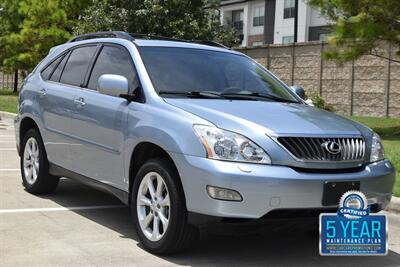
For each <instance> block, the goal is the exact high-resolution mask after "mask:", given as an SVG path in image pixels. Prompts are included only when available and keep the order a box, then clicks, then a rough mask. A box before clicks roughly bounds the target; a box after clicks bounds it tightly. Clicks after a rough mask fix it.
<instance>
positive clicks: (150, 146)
mask: <svg viewBox="0 0 400 267" xmlns="http://www.w3.org/2000/svg"><path fill="white" fill-rule="evenodd" d="M154 158H163V159H165V160H166V161H168V163H170V164H171V167H172V168H173V169H174V170H175V172H176V174H177V175H178V180H179V184H180V187H181V189H182V192H183V197H185V194H184V191H183V185H182V181H181V177H180V175H179V171H178V168H177V167H176V164H175V162H174V160H173V159H172V157H171V156H170V155H169V153H168V152H167V151H166V150H165V149H164V148H162V147H160V146H159V145H157V144H154V143H152V142H148V141H143V142H140V143H138V144H137V145H136V146H135V148H134V149H133V152H132V155H131V158H130V161H129V162H130V164H129V195H130V194H131V193H132V187H133V183H134V180H135V178H136V175H137V173H138V171H139V169H140V167H141V166H142V165H143V163H145V162H146V161H147V160H150V159H154ZM130 199H131V198H130V197H129V204H130ZM185 202H186V201H185Z"/></svg>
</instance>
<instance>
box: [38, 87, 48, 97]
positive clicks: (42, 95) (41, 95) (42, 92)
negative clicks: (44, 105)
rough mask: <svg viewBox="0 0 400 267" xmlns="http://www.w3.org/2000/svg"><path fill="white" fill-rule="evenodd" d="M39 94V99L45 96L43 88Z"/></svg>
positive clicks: (45, 92)
mask: <svg viewBox="0 0 400 267" xmlns="http://www.w3.org/2000/svg"><path fill="white" fill-rule="evenodd" d="M39 94H40V97H44V96H45V95H46V94H47V91H46V89H44V88H42V89H40V91H39Z"/></svg>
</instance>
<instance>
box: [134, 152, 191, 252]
mask: <svg viewBox="0 0 400 267" xmlns="http://www.w3.org/2000/svg"><path fill="white" fill-rule="evenodd" d="M166 162H167V161H166V160H165V159H161V158H159V159H153V160H149V161H147V162H146V163H145V164H144V165H143V166H142V167H141V168H140V170H139V172H138V173H137V175H136V179H135V181H134V184H133V190H132V194H131V211H132V214H133V216H134V219H135V224H136V231H137V234H138V236H139V239H140V242H141V243H142V244H143V246H144V248H145V249H146V250H148V251H150V252H151V253H155V254H168V253H172V252H177V251H180V250H182V249H183V248H187V245H188V244H189V242H190V241H192V240H193V239H194V238H195V237H196V236H197V235H196V232H197V231H196V229H195V228H194V226H192V225H189V224H188V223H187V211H186V205H185V198H184V194H183V189H182V186H181V184H180V181H179V176H178V174H177V172H176V170H175V169H174V168H172V167H171V165H170V164H168V163H166Z"/></svg>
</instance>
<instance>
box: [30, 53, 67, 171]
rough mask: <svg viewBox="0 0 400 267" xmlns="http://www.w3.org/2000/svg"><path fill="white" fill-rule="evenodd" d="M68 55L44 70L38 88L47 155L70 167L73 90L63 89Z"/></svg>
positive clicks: (53, 161) (63, 165) (54, 162)
mask: <svg viewBox="0 0 400 267" xmlns="http://www.w3.org/2000/svg"><path fill="white" fill-rule="evenodd" d="M68 57H69V51H67V52H65V53H63V54H62V55H60V56H59V57H57V58H56V59H55V60H54V61H53V62H51V63H50V64H49V65H48V66H46V67H45V68H44V70H43V71H42V72H41V77H42V79H43V82H42V84H41V88H40V89H39V98H38V99H39V104H40V108H41V109H42V114H43V117H42V118H43V125H44V130H43V133H42V134H43V136H44V138H43V141H44V145H45V147H46V151H47V157H48V159H49V161H50V162H51V163H53V164H57V165H59V166H61V167H64V168H70V167H71V160H70V157H69V143H70V140H69V138H68V136H70V135H71V112H72V110H73V104H72V101H73V98H74V92H72V91H71V90H64V89H65V88H64V87H63V86H62V85H61V84H60V83H59V80H60V74H61V72H62V70H63V68H64V66H65V63H66V61H67V60H68Z"/></svg>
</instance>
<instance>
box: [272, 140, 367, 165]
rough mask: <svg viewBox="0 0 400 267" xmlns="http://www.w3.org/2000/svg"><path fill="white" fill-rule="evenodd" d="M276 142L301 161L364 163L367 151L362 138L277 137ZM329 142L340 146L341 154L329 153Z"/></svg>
mask: <svg viewBox="0 0 400 267" xmlns="http://www.w3.org/2000/svg"><path fill="white" fill-rule="evenodd" d="M275 140H276V141H278V143H279V144H280V145H282V146H283V147H284V148H285V149H286V150H287V151H288V152H289V153H290V154H292V155H293V157H295V158H296V159H297V160H301V161H325V162H326V161H332V162H338V161H340V162H346V161H347V162H350V161H362V160H363V159H364V156H365V151H366V148H365V145H366V144H365V140H364V139H363V138H362V137H338V138H336V137H277V138H276V139H275ZM327 142H328V143H330V142H335V143H336V144H338V145H339V147H340V152H339V153H337V154H334V153H332V152H329V151H328V149H326V148H325V146H324V144H325V143H327Z"/></svg>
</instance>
